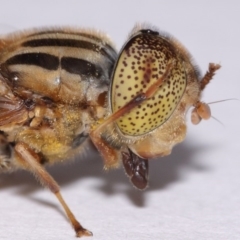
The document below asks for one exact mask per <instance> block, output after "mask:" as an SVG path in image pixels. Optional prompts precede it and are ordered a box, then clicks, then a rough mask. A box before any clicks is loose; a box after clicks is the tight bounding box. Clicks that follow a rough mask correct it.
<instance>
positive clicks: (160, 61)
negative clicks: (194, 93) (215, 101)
mask: <svg viewBox="0 0 240 240" xmlns="http://www.w3.org/2000/svg"><path fill="white" fill-rule="evenodd" d="M170 63H174V66H173V67H172V68H171V72H170V74H168V76H167V77H166V78H165V79H163V82H162V84H161V85H160V87H159V88H158V90H157V91H156V93H155V94H154V95H153V96H152V97H151V98H149V99H147V100H146V101H143V102H142V103H141V104H139V105H137V106H136V107H134V108H133V109H131V110H130V111H129V112H128V113H126V114H124V115H123V116H121V117H120V118H119V119H117V120H116V124H117V126H118V128H119V129H120V131H121V132H122V133H123V134H124V135H128V136H129V135H131V136H139V135H143V134H146V133H149V132H150V131H152V130H154V129H155V128H158V127H159V126H161V125H162V124H163V123H164V122H166V121H167V120H168V119H169V117H170V116H171V115H172V113H173V112H174V110H175V109H176V107H177V105H178V103H179V102H180V100H181V97H182V96H183V94H184V91H185V88H186V84H187V77H186V72H185V66H184V62H183V60H182V59H181V58H180V57H179V56H178V53H177V51H176V49H175V47H174V45H173V44H172V43H171V42H170V41H169V40H168V39H166V38H165V37H163V36H161V35H159V34H157V33H156V32H153V31H151V30H142V31H140V32H139V33H138V34H137V35H135V36H133V37H132V38H130V40H129V41H128V42H127V43H126V45H125V46H124V47H123V49H122V50H121V52H120V55H119V59H118V61H117V63H116V66H115V69H114V74H113V81H112V86H111V108H112V112H113V113H115V112H116V111H118V110H119V109H121V108H123V107H124V106H125V105H126V104H127V103H129V102H130V101H131V100H132V99H133V98H134V97H136V96H138V95H139V94H141V93H143V94H144V93H146V91H147V90H148V89H149V87H151V86H152V85H153V84H154V83H156V82H157V81H158V80H159V79H160V78H161V77H163V75H164V73H165V72H166V69H167V67H168V65H169V64H170Z"/></svg>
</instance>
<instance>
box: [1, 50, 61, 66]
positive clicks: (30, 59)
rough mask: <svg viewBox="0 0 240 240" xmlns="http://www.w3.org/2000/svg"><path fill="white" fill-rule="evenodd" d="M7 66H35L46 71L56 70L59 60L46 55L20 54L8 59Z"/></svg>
mask: <svg viewBox="0 0 240 240" xmlns="http://www.w3.org/2000/svg"><path fill="white" fill-rule="evenodd" d="M5 63H6V64H7V65H17V64H26V65H35V66H38V67H42V68H45V69H48V70H57V69H58V66H59V58H58V57H56V56H53V55H51V54H47V53H22V54H19V55H15V56H13V57H11V58H9V59H8V60H7V61H6V62H5Z"/></svg>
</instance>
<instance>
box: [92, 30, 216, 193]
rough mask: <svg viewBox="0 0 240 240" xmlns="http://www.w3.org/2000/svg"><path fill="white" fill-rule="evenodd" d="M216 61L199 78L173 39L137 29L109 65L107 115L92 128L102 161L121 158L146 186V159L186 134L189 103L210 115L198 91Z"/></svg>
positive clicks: (161, 153) (132, 176)
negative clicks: (110, 70) (109, 79)
mask: <svg viewBox="0 0 240 240" xmlns="http://www.w3.org/2000/svg"><path fill="white" fill-rule="evenodd" d="M211 66H212V67H211ZM219 67H220V66H219V65H214V64H210V66H209V72H210V75H211V76H210V75H209V72H208V73H207V74H206V75H205V76H204V77H203V78H202V77H201V76H200V74H199V70H198V69H197V68H196V67H195V64H194V63H193V62H192V60H191V58H190V55H189V54H188V52H187V50H186V49H185V48H184V47H183V46H182V45H181V44H180V43H179V42H178V41H177V40H175V39H174V38H172V37H170V36H168V35H166V34H161V33H159V32H157V31H155V30H151V29H137V30H135V31H134V32H133V34H132V35H131V36H130V38H129V39H128V41H127V42H126V43H125V45H124V46H123V48H122V50H121V51H120V54H119V57H118V59H117V61H116V64H115V68H114V70H113V74H112V81H111V86H110V94H109V106H110V107H109V116H108V117H107V118H106V119H105V120H103V122H102V123H101V124H100V125H98V126H96V128H94V130H93V131H92V132H91V133H90V136H91V138H92V140H93V142H94V144H95V145H96V147H97V148H98V149H99V151H100V153H101V154H102V155H103V157H104V160H105V167H106V168H109V167H114V166H117V165H118V164H119V161H122V162H123V166H124V167H125V170H126V173H127V175H128V176H129V177H130V179H131V181H132V182H133V184H134V185H135V186H136V187H137V188H140V189H142V188H145V187H146V186H147V181H148V180H147V179H148V174H147V169H148V164H147V163H146V161H147V159H151V158H155V157H159V156H165V155H168V154H170V153H171V151H172V148H173V147H174V146H175V145H176V144H177V143H180V142H182V141H183V140H184V138H185V135H186V119H185V115H186V112H187V111H188V109H189V108H190V107H194V110H193V112H194V113H193V115H194V114H195V116H196V114H197V116H198V118H203V119H207V118H209V116H210V112H208V110H207V108H208V106H207V105H206V104H203V103H202V102H201V101H200V98H201V92H202V90H203V88H204V87H203V85H204V86H205V85H206V84H207V83H208V82H209V81H210V79H211V78H212V76H213V75H214V72H215V71H216V70H217V69H218V68H219ZM209 76H210V78H209V79H208V77H209ZM195 112H197V113H195ZM202 112H204V113H202ZM193 123H196V121H194V120H193ZM136 179H138V180H136Z"/></svg>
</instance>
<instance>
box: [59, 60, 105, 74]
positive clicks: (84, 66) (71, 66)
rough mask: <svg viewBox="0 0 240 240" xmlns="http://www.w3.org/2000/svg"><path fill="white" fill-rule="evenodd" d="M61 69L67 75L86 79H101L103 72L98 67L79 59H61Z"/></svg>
mask: <svg viewBox="0 0 240 240" xmlns="http://www.w3.org/2000/svg"><path fill="white" fill-rule="evenodd" d="M61 67H62V69H64V70H66V71H67V72H69V73H73V74H78V75H83V76H87V77H95V78H101V77H102V75H103V70H102V68H101V67H100V66H98V65H96V64H93V63H90V62H88V61H86V60H84V59H80V58H72V57H63V58H62V59H61Z"/></svg>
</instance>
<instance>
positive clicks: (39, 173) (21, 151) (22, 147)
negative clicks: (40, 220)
mask: <svg viewBox="0 0 240 240" xmlns="http://www.w3.org/2000/svg"><path fill="white" fill-rule="evenodd" d="M15 151H16V157H17V161H18V162H19V163H20V164H21V165H22V166H23V167H24V169H26V170H28V171H30V172H32V173H33V174H34V175H35V176H36V178H37V179H38V180H39V181H40V182H41V184H42V185H43V186H45V187H47V188H48V189H49V190H50V191H51V192H52V193H54V194H55V196H56V197H57V198H58V200H59V202H60V203H61V205H62V206H63V208H64V210H65V212H66V214H67V216H68V219H69V221H70V222H71V224H72V226H73V228H74V230H75V232H76V235H77V237H82V236H92V233H91V232H90V231H88V230H86V229H85V228H83V227H82V225H81V224H80V223H79V222H78V221H77V220H76V218H75V217H74V215H73V213H72V212H71V210H70V209H69V208H68V206H67V204H66V203H65V201H64V199H63V198H62V196H61V193H60V188H59V186H58V184H57V183H56V181H55V180H54V179H53V178H52V177H51V176H50V174H49V173H47V171H46V170H45V169H44V168H43V167H42V165H41V164H40V163H39V162H40V161H39V160H40V158H39V156H38V155H37V154H36V153H35V152H33V151H32V150H31V149H29V148H28V146H27V145H26V144H23V143H18V144H17V145H16V146H15Z"/></svg>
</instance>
